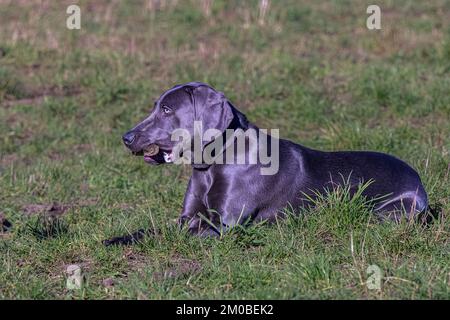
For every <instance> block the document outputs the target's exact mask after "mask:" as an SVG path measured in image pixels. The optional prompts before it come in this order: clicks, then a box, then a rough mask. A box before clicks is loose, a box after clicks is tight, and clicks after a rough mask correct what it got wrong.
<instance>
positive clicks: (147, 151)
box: [144, 144, 159, 157]
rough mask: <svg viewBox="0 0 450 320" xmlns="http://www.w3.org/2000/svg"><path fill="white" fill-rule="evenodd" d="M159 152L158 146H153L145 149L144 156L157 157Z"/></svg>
mask: <svg viewBox="0 0 450 320" xmlns="http://www.w3.org/2000/svg"><path fill="white" fill-rule="evenodd" d="M158 152H159V147H158V145H156V144H151V145H149V146H148V147H147V148H146V149H145V151H144V154H145V155H146V156H149V157H153V156H156V155H157V154H158Z"/></svg>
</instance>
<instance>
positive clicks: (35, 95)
mask: <svg viewBox="0 0 450 320" xmlns="http://www.w3.org/2000/svg"><path fill="white" fill-rule="evenodd" d="M25 91H26V92H27V94H26V97H25V98H21V99H10V98H9V97H6V98H7V99H6V100H3V101H1V102H0V106H3V107H5V108H9V107H14V106H17V105H22V104H26V105H36V104H41V103H42V102H43V101H44V100H45V98H47V97H53V98H63V97H70V96H76V95H79V94H80V93H81V88H79V87H68V86H63V87H58V86H52V87H48V88H29V89H27V90H25Z"/></svg>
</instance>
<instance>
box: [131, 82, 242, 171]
mask: <svg viewBox="0 0 450 320" xmlns="http://www.w3.org/2000/svg"><path fill="white" fill-rule="evenodd" d="M233 118H234V113H233V107H232V105H231V104H230V103H229V102H228V100H227V99H226V98H225V96H224V95H223V94H222V93H221V92H217V91H216V90H214V89H213V88H212V87H210V86H209V85H207V84H204V83H200V82H190V83H186V84H182V85H177V86H175V87H173V88H172V89H170V90H168V91H166V92H165V93H163V94H162V95H161V96H160V97H159V99H158V100H157V101H156V102H155V105H154V108H153V110H152V111H151V112H150V115H149V116H148V117H147V118H146V119H144V120H143V121H142V122H141V123H139V124H138V125H137V126H135V127H134V128H133V129H131V130H130V131H128V132H127V133H125V134H124V135H123V137H122V139H123V142H124V144H125V145H126V146H127V147H128V148H129V149H130V150H131V151H132V152H133V154H135V155H143V156H144V161H145V162H147V163H149V164H161V163H168V162H172V161H173V149H174V147H175V145H176V143H177V142H176V141H172V139H171V137H172V133H173V132H174V131H175V130H177V129H185V130H187V131H188V132H189V133H190V135H191V136H193V135H194V122H195V121H201V122H202V129H203V131H205V130H207V129H217V130H219V131H221V132H223V131H225V129H227V128H228V126H229V125H230V123H231V121H232V120H233ZM206 143H208V141H206ZM150 145H157V146H158V147H159V148H156V149H157V150H158V149H159V150H158V151H157V153H156V154H154V152H152V153H151V152H147V150H148V148H149V146H150Z"/></svg>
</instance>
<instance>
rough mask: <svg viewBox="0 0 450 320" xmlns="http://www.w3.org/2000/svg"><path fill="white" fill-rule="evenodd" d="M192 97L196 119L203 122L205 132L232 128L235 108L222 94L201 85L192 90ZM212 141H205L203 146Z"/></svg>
mask: <svg viewBox="0 0 450 320" xmlns="http://www.w3.org/2000/svg"><path fill="white" fill-rule="evenodd" d="M192 97H193V105H194V119H195V121H201V122H202V127H203V132H205V131H206V130H208V129H216V130H218V131H220V132H224V131H225V130H226V129H227V128H228V127H229V126H230V123H231V121H232V120H233V118H234V115H233V106H232V105H231V103H230V102H229V101H228V100H227V98H226V97H225V95H224V94H223V93H222V92H217V91H216V90H214V89H213V88H211V87H209V86H207V85H200V86H197V87H194V88H192ZM202 134H203V133H202ZM211 141H212V139H211V140H209V141H203V146H205V145H206V144H208V143H209V142H211Z"/></svg>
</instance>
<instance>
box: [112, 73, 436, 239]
mask: <svg viewBox="0 0 450 320" xmlns="http://www.w3.org/2000/svg"><path fill="white" fill-rule="evenodd" d="M194 121H201V123H202V124H203V128H204V130H206V129H209V128H215V129H218V130H220V131H225V130H226V129H235V130H236V129H242V130H244V131H246V130H248V129H258V128H257V127H256V126H255V125H253V124H251V123H250V122H249V121H248V120H247V118H246V117H245V115H244V114H242V113H241V112H240V111H238V109H237V108H236V107H234V106H233V105H232V104H231V102H230V101H228V99H227V98H226V97H225V96H224V95H223V93H221V92H218V91H216V90H215V89H213V88H212V87H211V86H209V85H207V84H204V83H200V82H190V83H186V84H182V85H177V86H175V87H173V88H172V89H170V90H168V91H166V92H165V93H164V94H162V95H161V96H160V98H159V99H158V100H157V101H156V103H155V106H154V108H153V110H152V111H151V113H150V115H149V116H148V117H147V118H146V119H145V120H143V121H142V122H141V123H139V124H138V125H137V126H135V127H134V128H133V129H132V130H130V131H128V132H127V133H126V134H124V135H123V137H122V138H123V142H124V144H125V145H126V147H127V148H129V149H130V150H131V151H132V153H133V154H135V155H141V156H144V161H145V162H147V163H149V164H152V165H157V164H162V163H167V162H170V160H169V158H170V156H172V151H173V148H174V146H175V143H176V142H174V141H172V139H171V133H172V132H173V131H174V130H175V129H177V128H183V129H186V130H188V131H189V132H190V133H192V134H193V130H194V128H193V123H194ZM208 142H209V141H206V144H207V143H208ZM151 144H156V145H157V146H158V147H159V151H158V153H157V154H154V155H147V154H146V153H145V150H146V148H147V147H148V146H149V145H151ZM192 167H193V169H192V176H191V178H190V180H189V183H188V186H187V190H186V194H185V198H184V202H183V210H182V212H181V215H180V217H179V224H180V225H183V226H184V225H185V226H186V227H187V229H188V230H189V231H190V232H191V233H193V234H196V235H202V236H214V235H218V234H219V233H220V232H221V230H226V229H227V228H228V227H230V226H232V225H234V224H236V223H244V222H246V223H248V222H251V221H263V220H264V221H266V220H268V221H273V220H274V219H275V218H276V217H277V216H278V215H280V213H281V212H282V210H283V209H284V208H286V207H287V206H290V207H291V208H294V209H301V208H304V207H306V206H308V202H309V200H307V199H311V197H313V196H314V195H317V194H318V193H319V194H320V193H323V192H325V190H329V189H330V188H334V187H335V186H336V185H342V184H343V183H344V180H345V179H343V177H349V179H348V181H346V183H349V184H350V186H351V188H352V190H353V189H355V190H356V186H358V185H360V184H361V183H362V182H368V181H371V182H372V183H370V184H369V185H368V187H367V188H366V189H365V190H364V193H363V195H364V196H365V197H366V198H367V199H372V200H373V212H374V214H375V215H376V216H377V217H378V218H381V219H393V220H396V221H398V220H399V219H400V218H401V217H405V218H407V219H410V220H412V219H417V218H418V217H420V216H421V215H422V214H423V213H425V212H426V211H427V208H428V199H427V194H426V192H425V190H424V187H423V185H422V182H421V180H420V177H419V175H418V174H417V172H416V171H415V170H414V169H412V168H411V167H410V166H409V165H408V164H406V163H405V162H403V161H401V160H399V159H397V158H395V157H393V156H391V155H388V154H383V153H378V152H368V151H345V152H322V151H317V150H313V149H310V148H306V147H304V146H301V145H299V144H296V143H294V142H291V141H288V140H284V139H279V170H278V172H277V173H276V174H273V175H261V174H260V167H261V164H244V165H242V164H240V165H237V164H203V163H200V164H198V163H197V164H192ZM302 195H309V196H307V197H304V196H302ZM144 234H146V231H144V230H139V231H137V232H135V233H133V234H130V235H127V236H124V237H116V238H113V239H111V240H106V241H105V242H104V243H105V244H106V245H110V244H128V243H132V242H135V241H137V240H138V239H139V238H141V237H142V236H143V235H144Z"/></svg>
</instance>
